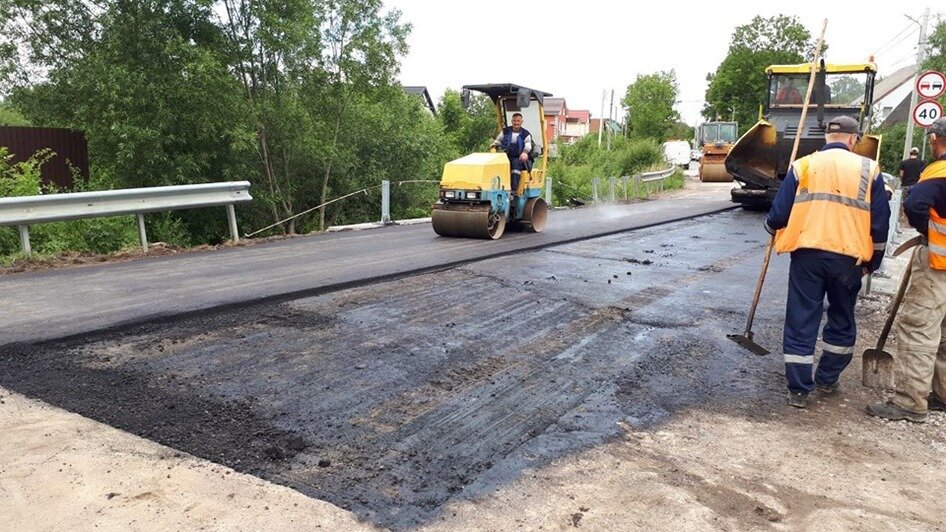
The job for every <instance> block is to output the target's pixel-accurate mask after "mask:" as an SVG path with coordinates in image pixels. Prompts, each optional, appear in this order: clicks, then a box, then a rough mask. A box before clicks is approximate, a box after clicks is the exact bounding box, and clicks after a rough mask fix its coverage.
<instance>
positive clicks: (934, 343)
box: [867, 118, 946, 422]
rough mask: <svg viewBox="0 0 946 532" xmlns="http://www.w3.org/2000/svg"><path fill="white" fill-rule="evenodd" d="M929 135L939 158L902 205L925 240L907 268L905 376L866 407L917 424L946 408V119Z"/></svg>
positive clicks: (901, 318) (901, 334) (900, 334)
mask: <svg viewBox="0 0 946 532" xmlns="http://www.w3.org/2000/svg"><path fill="white" fill-rule="evenodd" d="M926 134H927V136H928V138H929V143H930V149H931V150H932V152H933V156H934V157H935V159H936V160H935V161H933V162H932V163H930V164H929V165H928V166H926V168H925V169H924V170H923V173H921V174H920V180H919V182H918V183H917V184H916V185H914V186H912V187H910V195H909V196H907V199H906V200H905V201H904V204H903V211H904V212H905V213H906V215H907V219H908V220H909V221H910V225H911V226H912V227H913V228H915V229H916V230H917V231H919V233H920V235H921V237H925V239H926V240H925V241H923V240H922V239H921V245H920V249H919V250H918V251H917V253H914V255H913V262H912V263H911V264H910V265H909V266H908V267H909V268H911V272H910V275H911V277H910V284H909V286H908V287H907V291H906V293H904V295H903V302H902V303H901V306H900V311H899V312H898V316H897V317H898V320H897V345H898V349H897V361H898V362H899V364H898V365H899V367H900V375H899V378H898V379H897V387H896V392H895V394H894V396H893V397H892V398H891V400H890V401H888V402H886V403H876V404H872V405H868V407H867V413H868V414H870V415H872V416H877V417H882V418H885V419H893V420H901V419H905V420H907V421H916V422H920V421H924V420H925V419H926V416H927V413H928V412H929V411H930V410H939V411H946V336H944V335H943V328H944V327H946V321H944V319H946V118H940V119H939V120H937V121H935V122H933V124H932V125H931V126H930V128H929V129H928V130H927V132H926ZM931 388H932V390H931ZM931 392H932V393H931Z"/></svg>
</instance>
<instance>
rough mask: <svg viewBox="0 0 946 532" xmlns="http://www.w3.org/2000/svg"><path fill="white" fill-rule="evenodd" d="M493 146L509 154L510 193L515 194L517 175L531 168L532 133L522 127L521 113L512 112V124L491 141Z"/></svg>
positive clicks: (517, 182)
mask: <svg viewBox="0 0 946 532" xmlns="http://www.w3.org/2000/svg"><path fill="white" fill-rule="evenodd" d="M492 147H493V148H500V149H502V150H504V151H505V152H506V155H508V156H509V168H510V171H511V175H510V176H509V177H510V186H511V188H512V194H513V195H514V196H515V195H517V194H518V193H519V192H518V191H519V177H520V175H521V174H522V171H523V170H526V171H529V170H531V169H532V168H531V166H530V164H529V162H530V161H529V154H530V153H531V152H532V134H530V133H529V131H528V130H527V129H526V128H524V127H522V114H521V113H514V114H513V115H512V125H511V126H507V127H504V128H503V130H502V131H500V132H499V135H497V136H496V140H494V141H493V144H492Z"/></svg>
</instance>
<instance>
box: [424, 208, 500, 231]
mask: <svg viewBox="0 0 946 532" xmlns="http://www.w3.org/2000/svg"><path fill="white" fill-rule="evenodd" d="M431 220H432V222H433V226H434V231H435V232H436V233H437V234H438V235H440V236H455V237H465V238H486V239H491V240H495V239H497V238H499V237H501V236H503V232H504V231H505V228H506V218H505V217H504V216H503V215H502V213H493V212H490V210H489V205H465V204H461V205H450V204H442V203H437V204H434V206H433V209H432V211H431Z"/></svg>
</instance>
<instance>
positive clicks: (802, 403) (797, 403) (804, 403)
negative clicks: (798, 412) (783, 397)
mask: <svg viewBox="0 0 946 532" xmlns="http://www.w3.org/2000/svg"><path fill="white" fill-rule="evenodd" d="M788 404H789V405H791V406H794V407H795V408H808V394H807V393H805V392H793V391H791V390H789V391H788Z"/></svg>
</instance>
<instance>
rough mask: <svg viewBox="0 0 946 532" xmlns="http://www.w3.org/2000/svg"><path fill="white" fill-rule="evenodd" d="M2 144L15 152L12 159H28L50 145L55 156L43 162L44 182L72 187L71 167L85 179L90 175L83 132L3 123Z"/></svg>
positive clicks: (1, 131) (0, 141) (0, 133)
mask: <svg viewBox="0 0 946 532" xmlns="http://www.w3.org/2000/svg"><path fill="white" fill-rule="evenodd" d="M0 146H3V147H5V148H7V149H8V150H9V151H10V153H12V154H13V159H12V161H11V162H13V163H18V162H22V161H25V160H27V159H29V158H30V157H31V156H32V155H33V154H34V153H36V152H37V151H39V150H42V149H45V148H49V149H50V150H52V151H53V152H54V153H55V154H56V155H55V156H54V157H53V158H52V159H50V160H49V162H47V163H46V164H44V165H43V169H42V178H43V183H45V184H49V183H53V184H55V185H56V186H59V187H65V188H70V189H71V188H72V179H73V175H72V170H71V169H70V165H71V166H72V167H74V168H75V169H76V170H78V172H79V175H80V176H82V179H88V177H89V149H88V146H87V144H86V142H85V135H84V134H82V132H81V131H75V130H72V129H61V128H51V127H24V126H0Z"/></svg>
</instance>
